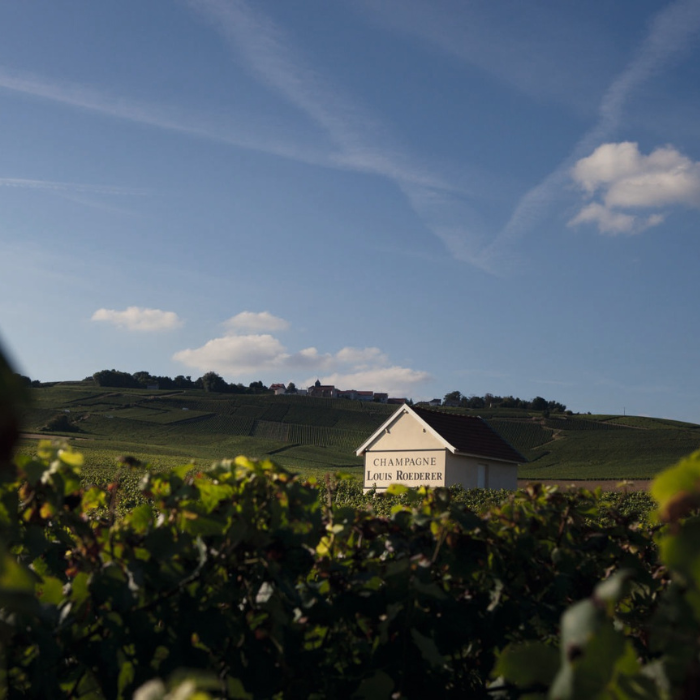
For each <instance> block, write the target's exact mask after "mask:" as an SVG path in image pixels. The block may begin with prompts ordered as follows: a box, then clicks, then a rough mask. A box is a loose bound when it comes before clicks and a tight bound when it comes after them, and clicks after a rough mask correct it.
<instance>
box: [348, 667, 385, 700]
mask: <svg viewBox="0 0 700 700" xmlns="http://www.w3.org/2000/svg"><path fill="white" fill-rule="evenodd" d="M393 690H394V681H392V680H391V677H390V676H389V675H388V674H386V673H384V671H375V673H374V675H372V676H370V677H369V678H365V679H364V680H363V681H362V683H360V687H359V688H358V689H357V692H356V693H355V694H354V695H353V696H352V697H353V700H355V699H357V700H384V698H387V700H388V698H390V697H391V693H392V691H393Z"/></svg>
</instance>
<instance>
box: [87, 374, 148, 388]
mask: <svg viewBox="0 0 700 700" xmlns="http://www.w3.org/2000/svg"><path fill="white" fill-rule="evenodd" d="M92 378H93V380H94V382H95V384H97V386H108V387H113V388H118V389H140V388H141V384H140V383H139V382H138V381H137V380H136V379H134V378H133V377H132V376H131V375H130V374H129V373H128V372H120V371H119V370H116V369H103V370H100V371H99V372H95V374H93V375H92Z"/></svg>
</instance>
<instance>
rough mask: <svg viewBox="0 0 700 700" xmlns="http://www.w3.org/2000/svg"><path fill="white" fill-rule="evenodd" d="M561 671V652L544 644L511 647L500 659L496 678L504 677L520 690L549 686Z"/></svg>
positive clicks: (533, 643) (496, 669)
mask: <svg viewBox="0 0 700 700" xmlns="http://www.w3.org/2000/svg"><path fill="white" fill-rule="evenodd" d="M558 669H559V651H558V650H557V649H554V648H552V647H550V646H548V645H546V644H544V643H543V642H526V643H525V644H519V645H509V646H507V647H506V648H505V649H504V650H503V651H502V652H501V654H500V656H499V657H498V661H497V662H496V666H495V668H494V672H493V675H494V676H503V677H504V678H505V679H506V680H508V681H509V682H511V683H513V684H515V685H517V686H518V687H519V688H528V687H530V686H532V685H535V684H540V685H546V686H549V685H550V684H551V683H552V681H553V680H554V677H555V676H556V675H557V671H558Z"/></svg>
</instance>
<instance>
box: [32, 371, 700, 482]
mask: <svg viewBox="0 0 700 700" xmlns="http://www.w3.org/2000/svg"><path fill="white" fill-rule="evenodd" d="M31 401H32V403H31V405H30V406H29V407H28V408H27V410H26V411H25V424H24V430H25V434H27V435H31V436H32V437H31V438H29V437H27V438H25V440H24V441H23V443H22V446H21V447H20V449H24V450H27V449H29V448H30V441H32V442H33V440H35V439H36V437H37V436H39V435H46V436H47V437H49V436H51V435H63V436H68V437H69V438H70V439H72V440H75V441H76V444H77V445H79V449H80V450H81V451H82V452H84V453H85V454H86V457H87V459H88V460H90V461H91V462H92V463H93V464H99V465H102V466H104V467H110V466H113V465H114V463H115V460H116V458H117V457H118V456H119V455H123V454H133V455H135V456H136V457H138V458H139V459H143V460H147V461H150V462H152V463H154V464H156V465H163V466H168V465H172V464H176V463H182V461H183V460H188V459H192V458H193V459H196V460H198V461H200V462H205V463H208V462H209V461H211V460H214V459H220V458H224V457H235V456H237V455H239V454H245V455H247V456H249V457H268V456H269V457H271V458H272V459H274V460H275V461H276V462H278V463H279V464H281V465H282V466H285V467H287V468H289V469H292V470H295V471H303V472H305V473H325V472H327V471H337V470H344V471H350V472H353V471H357V472H358V475H359V474H360V473H361V466H362V460H361V459H360V458H358V457H356V456H355V454H354V450H355V448H357V447H358V446H359V445H360V444H362V442H364V440H365V439H366V438H367V436H368V435H370V434H371V433H372V431H374V430H375V429H376V428H377V427H378V426H379V425H381V423H382V422H384V421H385V420H386V419H387V417H388V416H389V415H391V413H393V412H394V411H395V410H396V406H388V405H385V404H381V403H373V402H363V401H351V400H348V399H317V398H309V397H297V396H294V395H279V396H273V395H269V394H266V395H238V394H233V395H232V394H218V393H215V392H206V391H202V390H199V389H186V390H152V389H131V388H123V389H106V388H104V387H98V386H96V385H95V384H94V383H93V382H92V381H89V380H86V381H82V382H61V383H56V384H54V385H52V386H45V387H41V388H32V389H31ZM443 410H448V411H452V412H458V413H464V414H468V415H480V416H481V417H483V418H484V419H485V420H487V421H488V422H489V424H490V425H491V426H492V427H493V428H494V429H495V430H496V431H498V432H499V433H500V434H501V435H502V436H503V437H504V438H505V439H506V440H507V441H508V442H510V444H511V445H513V447H515V448H516V449H517V450H519V451H520V452H521V453H522V454H523V455H524V456H525V457H526V458H527V459H528V460H529V461H528V464H526V465H524V466H523V467H522V468H521V473H520V476H521V477H524V478H539V479H547V478H551V479H601V478H611V479H623V478H629V479H633V478H647V477H649V476H652V475H653V474H655V473H656V472H657V471H659V470H660V469H662V468H664V467H666V466H668V465H669V464H672V463H674V462H675V461H677V460H678V459H679V458H680V457H682V456H683V455H686V454H688V453H690V452H693V451H694V450H696V449H698V448H699V447H700V426H698V425H695V424H692V423H682V422H678V421H671V420H665V419H659V418H643V417H637V416H619V415H571V414H564V413H550V414H547V413H546V412H545V413H542V412H537V411H530V410H524V409H504V408H496V409H485V408H482V409H467V408H450V409H443Z"/></svg>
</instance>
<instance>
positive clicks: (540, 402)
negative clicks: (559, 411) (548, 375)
mask: <svg viewBox="0 0 700 700" xmlns="http://www.w3.org/2000/svg"><path fill="white" fill-rule="evenodd" d="M530 408H531V409H532V410H533V411H546V410H547V409H548V408H549V404H548V403H547V401H546V399H543V398H542V397H541V396H535V398H534V399H532V401H530Z"/></svg>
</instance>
